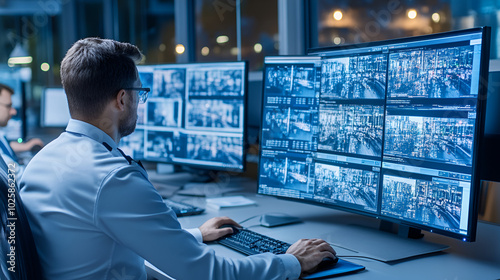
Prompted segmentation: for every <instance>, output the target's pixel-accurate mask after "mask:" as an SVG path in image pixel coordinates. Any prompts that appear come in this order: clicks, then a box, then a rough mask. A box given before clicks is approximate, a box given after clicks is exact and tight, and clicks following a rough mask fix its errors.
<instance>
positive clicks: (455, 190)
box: [382, 175, 464, 232]
mask: <svg viewBox="0 0 500 280" xmlns="http://www.w3.org/2000/svg"><path fill="white" fill-rule="evenodd" d="M383 184H384V188H383V194H382V213H383V214H386V215H389V216H392V217H396V218H404V219H406V220H410V221H414V222H417V223H420V224H425V225H429V226H432V227H437V228H441V229H446V230H450V231H455V232H458V231H460V220H461V219H460V217H461V212H462V199H463V193H464V188H463V187H460V186H459V183H458V181H452V180H423V179H410V178H403V177H398V176H390V175H384V180H383Z"/></svg>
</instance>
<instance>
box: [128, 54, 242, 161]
mask: <svg viewBox="0 0 500 280" xmlns="http://www.w3.org/2000/svg"><path fill="white" fill-rule="evenodd" d="M247 69H248V67H247V63H246V62H217V63H192V64H170V65H152V66H138V70H139V75H140V78H141V82H142V85H143V87H150V88H151V92H150V95H149V97H148V100H147V102H146V103H145V104H143V105H141V106H139V110H138V117H139V119H138V122H137V128H136V130H135V132H134V133H133V134H132V135H130V136H128V137H125V138H124V139H122V141H121V143H120V145H121V146H122V148H123V150H124V152H125V153H128V154H130V155H132V156H133V157H134V158H136V159H142V160H147V161H153V162H160V163H172V164H176V165H187V166H190V167H195V168H203V169H208V170H226V171H227V170H230V171H244V168H245V143H246V141H245V139H246V135H245V134H246V128H245V120H246V97H247V95H246V92H247V75H248V73H247V71H248V70H247Z"/></svg>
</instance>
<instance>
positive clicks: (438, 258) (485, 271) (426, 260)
mask: <svg viewBox="0 0 500 280" xmlns="http://www.w3.org/2000/svg"><path fill="white" fill-rule="evenodd" d="M249 184H252V183H249ZM253 184H256V183H255V182H253ZM248 187H249V186H247V189H248ZM251 187H252V186H250V188H251ZM239 194H241V193H239ZM244 196H246V197H247V198H250V199H252V200H255V201H256V202H257V205H255V206H245V207H236V208H223V209H219V210H216V209H212V208H210V207H208V208H207V210H206V212H205V213H204V214H202V215H197V216H190V217H182V218H179V222H180V223H181V225H182V226H183V227H185V228H193V227H198V226H200V225H201V224H202V223H203V222H205V221H206V220H207V219H209V218H212V217H217V216H228V217H230V218H232V219H234V220H235V221H237V222H240V221H243V220H245V219H247V218H250V217H252V216H255V215H261V214H270V213H283V214H288V215H292V216H297V217H300V218H301V219H302V221H303V222H302V223H299V224H292V225H285V226H280V227H276V228H266V227H261V226H260V225H259V220H258V218H256V219H251V220H249V221H247V222H245V223H243V224H242V225H243V226H245V227H247V228H250V229H251V230H254V231H256V232H259V233H262V234H265V235H268V236H271V237H274V238H276V239H280V240H283V241H285V242H288V243H294V242H295V241H297V240H298V239H300V238H322V239H324V240H326V241H328V242H330V243H331V244H332V245H333V247H334V248H335V250H336V251H337V254H338V255H356V254H359V255H364V254H363V252H358V253H355V252H353V251H351V250H348V249H346V248H349V244H350V242H354V243H355V242H356V240H352V238H350V237H349V236H345V233H346V231H347V232H348V231H349V228H351V227H353V226H362V227H364V228H368V229H373V233H375V234H376V232H377V230H376V229H375V228H376V227H377V226H378V221H377V220H376V219H373V218H368V217H364V216H361V215H356V214H352V213H347V212H343V211H338V210H333V209H329V208H324V207H320V206H315V205H309V204H303V203H299V202H293V201H287V200H281V199H277V198H274V197H268V196H260V195H256V194H253V193H245V194H244ZM175 199H177V200H183V201H185V202H188V203H191V204H196V205H199V206H204V205H205V199H204V198H193V197H185V196H182V197H181V196H176V197H175ZM340 233H341V234H342V236H339V234H340ZM424 233H425V237H424V240H426V241H430V242H436V243H441V244H445V245H448V246H450V248H449V249H447V250H445V251H443V252H440V253H435V254H430V255H425V256H421V257H415V258H411V259H407V260H404V261H399V262H393V263H384V262H379V261H375V260H370V259H363V258H346V260H348V261H351V262H355V263H358V264H361V265H363V266H365V267H366V270H364V271H361V272H357V273H355V274H351V275H346V276H342V277H340V278H339V277H335V279H353V280H354V279H384V280H387V279H419V280H421V279H453V280H455V279H457V280H458V279H500V226H498V225H493V224H487V223H483V222H479V224H478V229H477V239H476V240H477V241H476V242H473V243H465V242H462V241H459V240H455V239H451V238H447V237H444V236H440V235H436V234H433V233H429V232H424ZM370 235H371V234H370V231H368V233H366V234H365V238H366V239H370ZM337 245H338V246H337ZM210 246H211V247H212V248H213V249H214V250H215V251H216V252H217V253H218V254H220V255H223V256H226V257H234V258H241V257H244V256H243V255H242V254H240V253H238V252H235V251H233V250H231V249H228V248H226V247H223V246H221V245H216V244H214V245H210ZM343 247H345V248H343ZM389 249H390V248H389Z"/></svg>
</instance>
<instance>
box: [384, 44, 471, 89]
mask: <svg viewBox="0 0 500 280" xmlns="http://www.w3.org/2000/svg"><path fill="white" fill-rule="evenodd" d="M473 58H474V46H472V45H467V46H460V47H449V48H438V49H416V50H409V51H403V52H396V53H391V54H390V56H389V80H388V97H389V98H401V97H404V98H412V97H425V98H460V97H471V96H477V94H478V93H477V92H476V91H475V90H473V89H471V83H472V75H473V73H472V68H473Z"/></svg>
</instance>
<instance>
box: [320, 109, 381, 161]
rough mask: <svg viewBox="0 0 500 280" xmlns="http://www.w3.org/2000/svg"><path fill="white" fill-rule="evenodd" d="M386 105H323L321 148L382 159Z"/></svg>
mask: <svg viewBox="0 0 500 280" xmlns="http://www.w3.org/2000/svg"><path fill="white" fill-rule="evenodd" d="M383 125H384V106H373V105H351V104H332V105H327V104H322V105H321V107H320V112H319V139H318V149H319V150H324V151H334V152H341V153H351V154H357V155H367V156H381V154H382V134H383Z"/></svg>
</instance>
